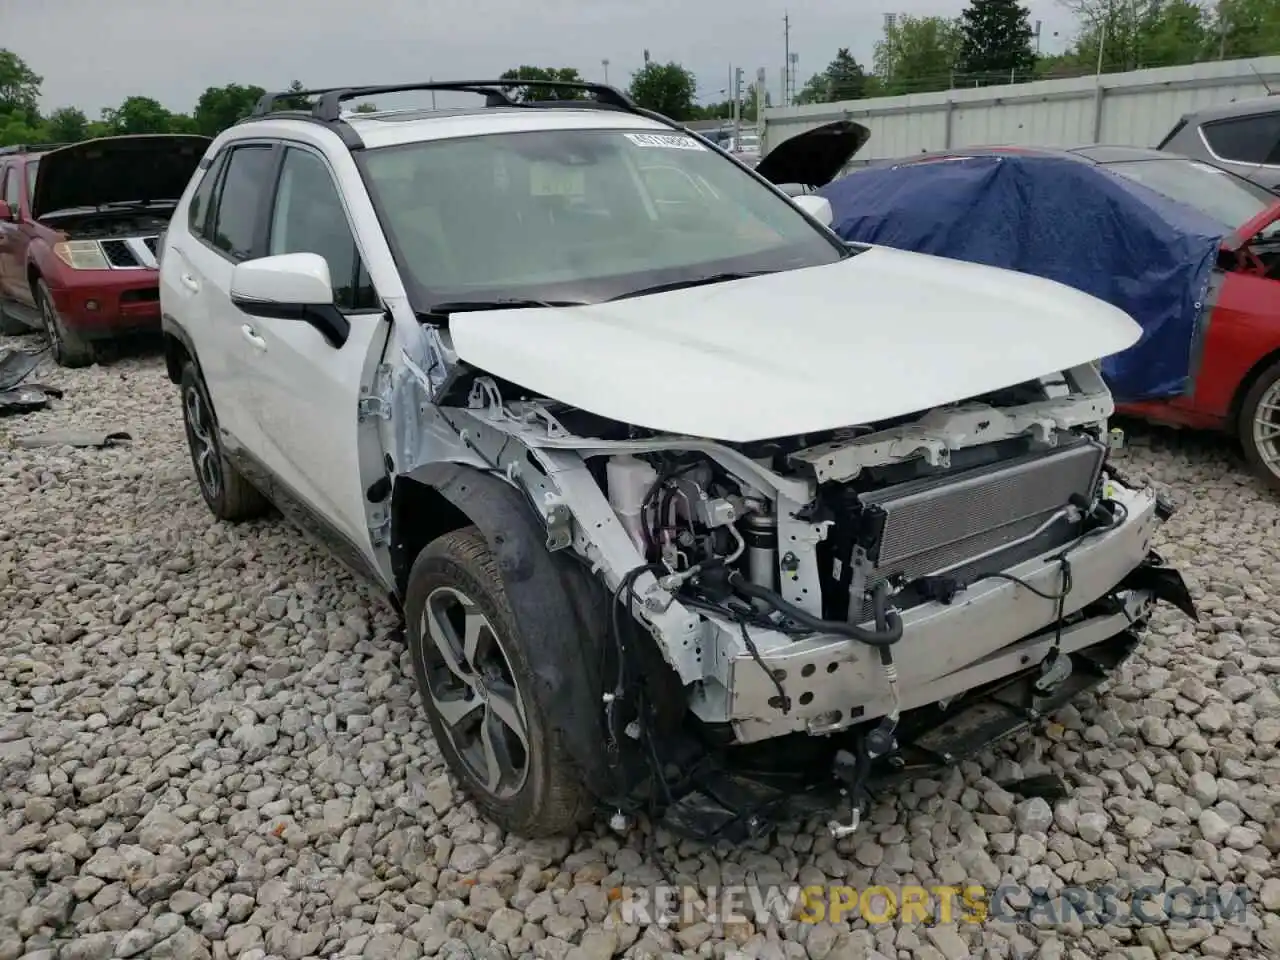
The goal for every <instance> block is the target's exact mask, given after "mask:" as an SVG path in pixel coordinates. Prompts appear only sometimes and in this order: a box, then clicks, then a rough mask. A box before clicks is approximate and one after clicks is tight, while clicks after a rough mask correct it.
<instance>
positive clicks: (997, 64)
mask: <svg viewBox="0 0 1280 960" xmlns="http://www.w3.org/2000/svg"><path fill="white" fill-rule="evenodd" d="M960 35H961V41H960V56H959V62H958V63H957V64H956V70H957V72H958V73H960V74H961V75H962V77H963V82H964V84H965V85H966V86H971V85H973V84H974V83H1009V82H1010V80H1012V79H1016V78H1019V77H1021V78H1022V79H1029V78H1030V77H1031V76H1032V73H1033V71H1034V69H1035V62H1036V55H1035V51H1034V50H1032V49H1031V23H1030V22H1029V21H1028V19H1027V9H1026V7H1023V6H1021V5H1020V4H1019V3H1018V0H970V3H969V6H967V7H966V8H965V10H964V13H962V14H961V15H960Z"/></svg>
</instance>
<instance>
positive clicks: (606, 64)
mask: <svg viewBox="0 0 1280 960" xmlns="http://www.w3.org/2000/svg"><path fill="white" fill-rule="evenodd" d="M600 65H601V66H602V67H604V85H605V86H606V87H607V86H608V85H609V58H608V57H605V58H604V59H603V60H601V61H600Z"/></svg>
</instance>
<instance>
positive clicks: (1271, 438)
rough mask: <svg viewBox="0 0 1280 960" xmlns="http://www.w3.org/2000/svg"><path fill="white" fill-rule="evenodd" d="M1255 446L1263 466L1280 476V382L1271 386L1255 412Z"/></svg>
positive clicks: (1277, 381) (1260, 399) (1259, 401)
mask: <svg viewBox="0 0 1280 960" xmlns="http://www.w3.org/2000/svg"><path fill="white" fill-rule="evenodd" d="M1253 445H1254V446H1255V447H1256V448H1257V450H1258V456H1259V457H1260V458H1261V459H1262V463H1263V465H1264V466H1265V467H1266V468H1267V469H1268V470H1270V471H1271V472H1272V473H1274V474H1276V475H1278V476H1280V380H1276V381H1275V382H1274V383H1273V384H1271V387H1270V389H1269V390H1267V392H1266V393H1264V394H1263V395H1262V396H1261V397H1260V398H1259V399H1258V405H1257V407H1256V408H1255V409H1254V411H1253Z"/></svg>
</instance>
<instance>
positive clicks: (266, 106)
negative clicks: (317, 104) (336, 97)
mask: <svg viewBox="0 0 1280 960" xmlns="http://www.w3.org/2000/svg"><path fill="white" fill-rule="evenodd" d="M341 89H343V88H342V87H319V88H317V89H315V90H281V91H280V92H278V93H264V94H263V95H262V96H261V97H259V98H258V102H257V103H255V104H254V105H253V109H252V110H250V111H249V116H250V117H262V116H265V115H266V114H268V113H281V112H283V111H294V112H297V111H299V110H301V111H302V112H304V113H310V112H311V107H310V106H305V107H279V106H277V105H276V104H277V102H278V101H281V100H296V99H298V98H299V97H318V96H320V95H321V94H325V93H330V92H331V91H334V90H341ZM246 119H247V118H246Z"/></svg>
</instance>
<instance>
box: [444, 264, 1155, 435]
mask: <svg viewBox="0 0 1280 960" xmlns="http://www.w3.org/2000/svg"><path fill="white" fill-rule="evenodd" d="M449 329H450V332H451V334H452V337H453V346H454V349H455V350H456V351H457V352H458V355H459V356H460V357H461V358H462V359H463V360H465V361H466V362H468V363H471V364H473V365H475V366H478V367H480V368H482V369H484V370H488V371H490V372H491V373H494V374H496V375H497V376H500V377H503V378H505V379H508V380H511V381H513V382H515V383H518V384H520V385H521V386H522V387H525V388H527V389H529V390H532V391H535V392H537V393H540V394H542V395H543V396H547V397H551V398H554V399H556V400H560V401H563V402H565V403H568V404H572V405H573V406H577V407H581V408H582V409H584V410H588V411H590V412H592V413H595V414H598V415H600V416H605V417H610V418H613V419H616V420H620V421H623V422H625V423H634V424H638V425H640V426H644V427H649V428H651V429H654V430H661V431H665V432H670V433H678V434H686V435H691V436H701V437H710V438H713V439H717V440H729V441H736V442H746V441H751V440H762V439H767V438H772V437H781V436H787V435H792V434H799V433H810V432H814V431H820V430H829V429H834V428H838V427H844V426H850V425H854V424H861V423H870V422H874V421H878V420H884V419H888V418H891V417H896V416H900V415H903V414H909V413H914V412H917V411H923V410H927V409H929V408H931V407H935V406H939V405H942V404H947V403H954V402H957V401H960V400H964V399H966V398H968V397H972V396H975V395H978V394H982V393H985V392H988V391H992V390H998V389H1000V388H1003V387H1008V386H1012V385H1014V384H1017V383H1021V382H1023V381H1026V380H1030V379H1034V378H1036V377H1039V376H1044V375H1048V374H1053V373H1056V372H1058V371H1061V370H1065V369H1067V368H1069V367H1073V366H1077V365H1079V364H1084V363H1089V362H1091V361H1093V360H1095V359H1098V358H1100V357H1104V356H1108V355H1110V354H1113V353H1116V352H1118V351H1121V350H1124V349H1125V348H1127V347H1129V346H1131V345H1132V344H1133V343H1135V342H1136V341H1137V340H1138V337H1139V335H1140V333H1141V330H1140V328H1139V327H1138V325H1137V324H1136V323H1135V322H1134V321H1133V320H1132V319H1130V317H1129V316H1128V315H1127V314H1125V313H1124V312H1122V311H1121V310H1118V309H1117V308H1115V307H1113V306H1111V305H1109V304H1107V303H1104V302H1102V301H1101V300H1098V299H1095V298H1094V297H1091V296H1088V295H1087V294H1084V293H1081V292H1079V291H1077V290H1074V289H1071V288H1069V287H1066V286H1063V285H1061V284H1057V283H1054V282H1052V281H1049V280H1043V279H1040V278H1038V277H1032V276H1028V275H1025V274H1019V273H1013V272H1011V271H1006V270H997V269H993V268H990V267H983V266H979V265H975V264H970V263H963V262H960V261H956V260H948V259H943V258H939V257H930V256H925V255H922V254H915V253H904V252H901V251H897V250H892V249H890V248H887V247H876V248H873V249H870V250H868V251H866V252H864V253H862V254H859V255H858V256H855V257H853V258H851V259H849V260H845V261H841V262H839V263H834V264H831V265H829V266H822V267H811V268H808V269H804V270H793V271H789V272H785V273H776V274H770V275H767V276H762V277H753V278H750V279H746V280H737V281H730V282H726V283H719V284H713V285H710V286H703V287H694V288H691V289H687V290H676V291H670V292H667V293H660V294H656V295H653V296H648V297H635V298H631V299H626V300H619V301H616V302H613V303H604V304H596V305H591V306H585V307H571V308H564V309H544V308H534V309H522V310H503V311H489V312H483V313H461V314H457V315H455V316H453V317H452V318H451V320H450V324H449ZM587 358H589V361H588V359H587Z"/></svg>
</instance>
